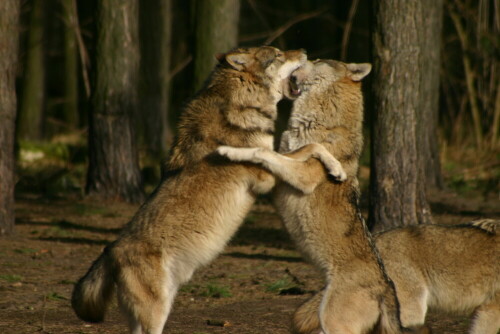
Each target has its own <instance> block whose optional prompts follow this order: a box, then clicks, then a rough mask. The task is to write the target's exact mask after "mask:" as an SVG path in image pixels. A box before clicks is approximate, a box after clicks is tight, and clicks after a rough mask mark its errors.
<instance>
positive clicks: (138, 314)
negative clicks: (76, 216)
mask: <svg viewBox="0 0 500 334" xmlns="http://www.w3.org/2000/svg"><path fill="white" fill-rule="evenodd" d="M218 59H219V63H218V65H217V66H216V68H215V70H214V71H213V73H212V74H211V77H210V78H209V80H208V82H207V84H206V86H205V88H204V89H203V90H202V91H201V92H200V93H199V94H198V95H197V96H196V97H195V98H194V99H193V100H192V101H191V102H190V103H189V104H188V105H187V107H186V109H185V110H184V112H183V115H182V118H181V121H180V123H179V131H178V136H177V139H176V141H175V144H174V147H173V149H172V154H171V156H170V157H169V159H168V161H167V164H166V177H165V178H164V179H163V181H162V182H161V183H160V185H159V186H158V187H157V189H156V190H155V191H154V193H153V194H152V195H151V196H150V197H149V199H148V200H147V201H146V202H145V203H144V204H143V205H142V206H141V207H140V208H139V210H138V211H137V213H136V214H135V215H134V217H133V218H132V220H131V221H130V222H129V223H128V224H127V225H126V226H125V227H124V228H123V230H122V231H121V233H120V235H119V236H118V238H117V240H116V241H114V242H112V243H111V244H110V245H109V246H107V247H106V248H105V249H104V251H103V253H102V254H101V255H100V256H99V257H98V259H97V260H96V261H95V262H94V263H93V264H92V266H91V267H90V269H89V270H88V272H87V273H86V274H85V275H84V276H83V277H82V278H81V279H80V280H79V281H78V282H77V284H76V285H75V287H74V290H73V294H72V299H71V303H72V307H73V309H74V311H75V313H76V314H77V316H78V317H80V318H81V319H83V320H85V321H89V322H100V321H102V320H103V318H104V314H105V311H106V309H107V306H108V305H109V303H110V301H111V297H112V295H113V292H114V291H116V293H117V299H118V304H119V307H120V309H121V311H122V312H123V313H124V314H125V316H126V318H127V320H128V325H129V329H130V332H131V333H133V334H159V333H161V332H162V330H163V327H164V324H165V322H166V320H167V317H168V315H169V312H170V309H171V306H172V302H173V300H174V297H175V295H176V292H177V291H178V289H179V286H180V285H181V284H183V283H185V282H187V281H188V280H189V279H190V278H191V276H192V274H193V272H194V271H195V270H196V269H197V268H199V267H200V266H202V265H205V264H207V263H208V262H210V261H211V260H212V259H214V258H215V257H216V256H217V255H218V254H219V253H220V252H221V251H222V250H223V248H224V246H225V245H226V243H227V242H228V240H229V239H230V238H231V236H232V235H233V234H234V233H235V231H236V230H237V228H238V227H239V226H240V225H241V223H242V222H243V219H244V217H245V215H246V214H247V213H248V211H249V210H250V208H251V206H252V204H253V203H254V201H255V197H256V195H257V194H260V193H263V192H267V191H269V190H270V189H271V188H272V187H273V186H274V184H275V180H274V176H272V175H271V174H270V173H269V172H267V171H266V170H264V169H263V168H261V167H260V166H255V165H250V164H241V163H233V162H230V161H227V159H224V158H222V157H220V156H217V155H216V154H212V153H211V152H213V151H215V149H216V148H217V146H219V145H221V144H227V145H233V146H244V147H263V148H269V149H271V148H272V145H273V131H274V121H275V119H276V116H277V110H276V103H277V102H278V101H279V99H281V98H282V96H283V94H284V91H285V88H286V89H288V88H287V87H288V76H289V75H290V73H292V72H293V71H294V70H295V69H297V68H298V67H300V66H301V65H303V64H304V63H305V61H306V60H307V57H306V55H305V52H304V51H303V50H293V51H286V52H282V51H280V50H279V49H276V48H273V47H267V46H265V47H256V48H239V49H235V50H232V51H230V52H228V53H226V54H224V55H220V56H219V57H218ZM304 150H305V151H307V152H309V153H310V155H311V156H319V157H323V155H322V154H321V153H322V152H315V150H314V146H310V148H309V149H307V148H306V149H304ZM326 153H328V152H326ZM324 158H325V161H326V162H327V165H328V164H329V163H330V164H329V165H330V166H332V167H333V168H337V170H336V171H329V172H331V173H332V174H334V175H338V174H339V173H340V172H341V170H340V169H339V168H341V167H340V164H339V163H338V161H336V160H333V159H330V158H333V157H331V156H329V154H327V155H326V157H324ZM329 159H330V160H329ZM299 163H300V162H299ZM292 167H293V166H292ZM292 169H293V168H292ZM293 175H300V170H297V171H296V172H294V173H293ZM338 176H341V175H338ZM299 181H300V180H299ZM299 186H300V184H299Z"/></svg>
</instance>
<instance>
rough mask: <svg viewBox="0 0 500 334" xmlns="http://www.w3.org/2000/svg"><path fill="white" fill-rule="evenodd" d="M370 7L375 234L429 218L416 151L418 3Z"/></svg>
mask: <svg viewBox="0 0 500 334" xmlns="http://www.w3.org/2000/svg"><path fill="white" fill-rule="evenodd" d="M374 6H375V29H374V34H373V42H374V83H375V84H374V99H375V110H374V119H373V123H372V127H373V128H372V139H371V143H372V150H371V152H372V159H371V180H370V226H371V227H372V229H374V230H377V231H378V230H384V229H387V228H390V227H395V226H402V225H411V224H419V223H428V222H430V220H431V217H430V209H429V206H428V204H427V201H426V196H425V184H424V180H422V179H420V173H419V159H418V148H417V144H418V143H417V136H418V129H417V112H418V111H419V110H420V106H421V103H420V99H421V98H424V96H423V95H422V91H421V88H420V83H421V78H422V77H421V75H422V73H421V72H420V68H419V67H420V64H421V59H422V58H421V57H422V52H423V51H422V47H421V45H420V39H419V29H420V28H421V27H422V24H423V17H422V14H423V12H422V7H421V6H422V4H421V2H420V1H419V0H381V1H377V2H375V5H374ZM422 79H423V78H422Z"/></svg>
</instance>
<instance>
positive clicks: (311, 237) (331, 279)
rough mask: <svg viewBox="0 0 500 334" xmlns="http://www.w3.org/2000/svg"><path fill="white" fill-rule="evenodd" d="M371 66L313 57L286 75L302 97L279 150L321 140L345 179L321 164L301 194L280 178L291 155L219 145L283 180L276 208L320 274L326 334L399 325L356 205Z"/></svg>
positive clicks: (389, 328) (385, 278)
mask: <svg viewBox="0 0 500 334" xmlns="http://www.w3.org/2000/svg"><path fill="white" fill-rule="evenodd" d="M370 70H371V65H370V64H345V63H342V62H338V61H333V60H317V61H314V62H308V63H307V64H306V65H305V66H303V67H301V68H299V69H298V70H296V71H295V72H294V73H293V74H292V76H291V82H292V84H291V86H290V87H292V91H294V90H296V89H301V90H302V94H301V95H300V96H299V97H298V98H297V99H296V100H295V102H294V105H293V110H292V114H291V117H290V120H289V124H288V129H287V131H285V132H284V134H283V136H282V140H281V147H280V152H282V153H283V152H289V151H291V150H295V149H297V148H300V147H302V146H303V145H307V144H312V143H317V144H320V145H322V146H324V147H325V148H326V150H327V151H328V152H330V153H331V154H332V155H333V156H334V157H335V158H337V159H338V161H339V162H340V163H341V165H342V168H343V169H344V171H345V173H346V180H345V181H344V182H332V181H331V180H329V179H328V178H327V174H326V172H325V171H324V169H323V172H322V173H321V174H318V173H316V174H315V175H314V176H313V177H311V178H309V179H308V181H309V188H308V191H307V193H304V192H303V191H302V190H299V189H297V187H295V186H294V185H293V184H290V183H287V182H286V179H284V178H282V177H281V175H282V174H283V169H286V168H285V167H284V166H285V163H287V161H288V160H289V159H290V158H289V157H284V156H283V155H281V154H279V153H277V152H274V151H272V150H270V149H269V148H262V147H261V148H253V149H241V148H231V147H221V148H220V149H219V153H220V154H222V155H225V156H227V157H228V158H229V159H231V160H232V161H246V162H253V163H256V164H259V165H261V166H263V167H264V168H266V169H268V170H269V171H270V172H271V173H273V174H275V175H276V176H277V177H278V178H281V179H282V180H283V181H284V182H280V183H279V184H278V185H277V186H276V188H275V191H274V200H275V205H276V208H277V210H278V212H279V213H280V215H281V217H282V219H283V221H284V224H285V227H286V228H287V230H288V232H289V233H290V235H291V237H292V239H294V241H295V242H296V244H297V246H298V248H299V249H300V250H301V251H302V253H303V254H304V255H305V257H306V258H308V259H309V260H310V261H311V262H312V263H313V264H315V265H316V266H317V267H318V268H319V269H321V271H322V272H323V274H324V276H325V278H326V288H325V290H324V291H323V294H322V298H321V303H320V304H319V307H318V308H317V311H316V314H317V316H318V319H319V324H320V328H321V329H322V331H323V332H324V333H327V334H333V333H335V334H336V333H344V334H345V333H352V334H358V333H359V334H361V333H365V332H367V331H368V330H371V329H373V328H375V327H377V328H378V329H379V330H380V331H381V332H383V333H400V332H402V330H403V329H402V327H401V323H400V319H399V310H398V301H397V298H396V293H395V289H394V285H393V283H392V281H391V280H390V279H389V278H388V276H387V275H386V272H385V269H384V266H383V263H382V261H381V260H380V257H379V255H378V252H377V250H376V248H375V246H374V244H373V241H372V238H371V235H370V233H369V232H368V230H367V228H366V225H365V222H364V220H363V218H362V216H361V214H360V212H359V209H358V198H359V186H358V180H357V172H358V163H359V156H360V153H361V149H362V143H363V139H362V121H363V96H362V92H361V83H360V82H361V80H362V79H363V78H364V77H365V76H366V75H367V74H368V73H369V72H370ZM294 87H295V89H294ZM307 163H308V165H309V166H316V168H318V166H317V165H319V164H320V163H319V162H318V160H317V159H310V160H309V161H307ZM310 168H312V167H310ZM318 175H319V176H321V177H320V178H318V177H317V176H318ZM316 324H317V322H316ZM295 331H300V329H299V328H295Z"/></svg>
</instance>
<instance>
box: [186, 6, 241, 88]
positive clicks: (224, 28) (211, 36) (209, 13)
mask: <svg viewBox="0 0 500 334" xmlns="http://www.w3.org/2000/svg"><path fill="white" fill-rule="evenodd" d="M192 3H193V4H194V6H195V8H194V15H195V18H194V22H195V25H196V26H195V33H194V39H195V41H194V80H193V90H194V91H197V90H199V89H200V88H201V87H202V86H203V83H204V82H205V80H206V79H207V77H208V75H209V73H210V72H211V71H212V69H213V67H214V65H215V63H216V59H215V55H216V54H217V53H221V52H226V51H228V50H230V49H232V48H234V47H236V45H237V43H238V22H239V16H240V0H194V1H193V2H192Z"/></svg>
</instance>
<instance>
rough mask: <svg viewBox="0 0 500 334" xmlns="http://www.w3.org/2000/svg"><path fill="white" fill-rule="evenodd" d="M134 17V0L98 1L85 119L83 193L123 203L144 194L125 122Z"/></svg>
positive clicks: (133, 99)
mask: <svg viewBox="0 0 500 334" xmlns="http://www.w3.org/2000/svg"><path fill="white" fill-rule="evenodd" d="M137 14H138V1H137V0H107V1H99V2H98V6H97V45H96V55H95V61H94V70H95V73H94V82H95V83H94V87H93V90H92V97H91V105H92V110H91V112H90V118H89V125H90V126H89V169H88V176H87V186H86V190H87V193H88V194H89V195H94V196H98V197H101V198H105V199H113V200H125V201H128V202H139V201H141V200H142V199H143V196H144V194H143V190H142V180H141V173H140V169H139V163H138V154H137V147H136V143H135V136H134V131H133V129H132V124H131V120H132V115H133V114H134V112H135V109H136V108H137V93H136V92H137V79H138V70H139V46H138V17H137V16H138V15H137Z"/></svg>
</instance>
